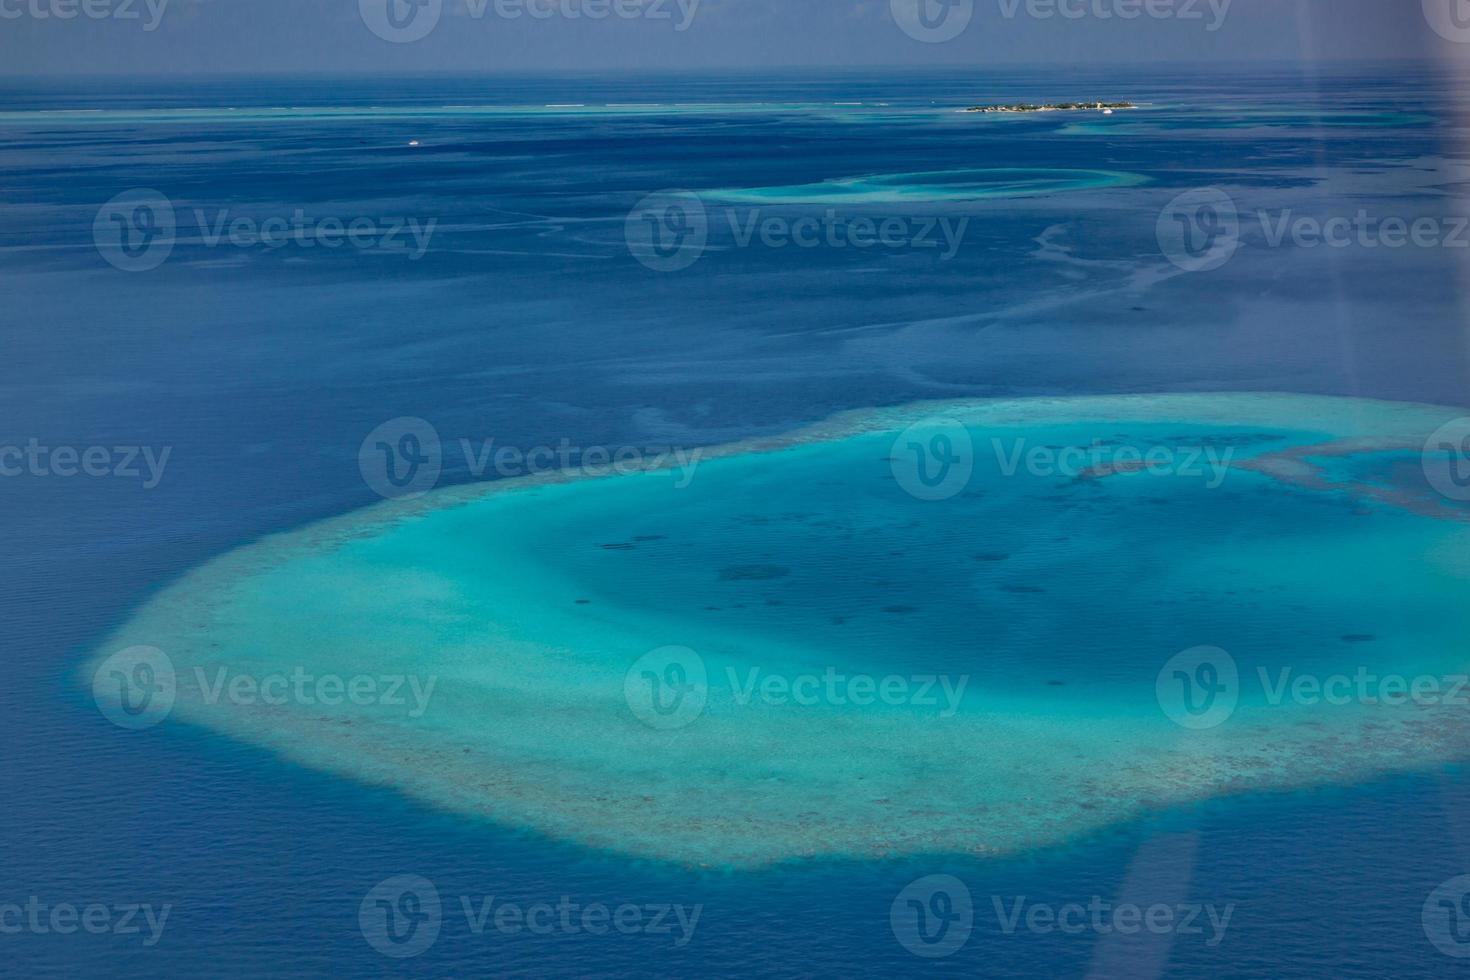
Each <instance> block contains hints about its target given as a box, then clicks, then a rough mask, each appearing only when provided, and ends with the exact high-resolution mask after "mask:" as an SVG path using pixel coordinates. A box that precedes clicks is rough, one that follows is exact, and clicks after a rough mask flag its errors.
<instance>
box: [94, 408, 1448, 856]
mask: <svg viewBox="0 0 1470 980" xmlns="http://www.w3.org/2000/svg"><path fill="white" fill-rule="evenodd" d="M1457 414H1460V413H1458V412H1456V411H1455V410H1452V409H1440V408H1434V407H1429V406H1418V405H1406V404H1398V403H1385V402H1370V401H1363V400H1356V399H1334V398H1323V397H1308V396H1289V395H1257V394H1242V395H1168V396H1130V397H1098V398H1066V399H1028V400H1018V401H1006V402H972V403H960V404H925V405H919V406H911V407H906V408H900V409H886V410H879V411H870V412H863V413H856V414H849V415H844V416H840V417H837V418H834V419H831V420H829V421H827V422H825V423H822V424H819V425H816V426H813V427H810V428H808V429H804V430H801V431H799V432H796V433H793V434H791V435H788V436H783V437H779V438H771V439H767V440H758V441H751V442H747V443H742V444H739V445H734V446H727V447H721V448H717V449H712V450H708V451H706V452H705V453H704V456H703V458H702V459H701V461H700V462H699V464H698V465H697V467H696V468H695V469H694V470H693V471H692V472H690V471H689V470H688V469H684V470H677V469H674V470H670V469H646V470H642V471H639V472H635V473H630V474H625V475H613V476H602V477H581V478H578V477H576V476H573V475H570V474H556V475H554V476H549V477H544V478H540V479H526V480H520V481H507V482H501V483H496V484H488V485H487V484H481V485H475V486H461V487H454V488H448V489H443V490H439V491H436V492H433V493H430V494H428V495H427V496H424V497H422V498H419V499H416V500H411V501H395V502H388V503H384V504H381V505H379V506H375V507H373V508H370V509H367V510H364V511H360V512H357V513H353V514H348V515H346V516H343V517H339V518H335V519H332V520H329V521H326V522H323V523H319V524H316V525H313V526H309V527H306V528H304V529H302V530H299V531H296V532H292V533H288V534H284V535H279V536H275V537H270V538H266V539H264V540H262V541H260V542H258V543H256V544H254V545H251V546H249V547H246V548H243V549H240V550H237V551H235V552H232V553H229V554H226V555H224V556H222V557H220V558H218V559H216V560H214V561H212V562H210V563H208V564H206V565H204V566H202V567H200V568H198V569H196V570H195V571H193V572H192V573H190V574H188V575H186V576H185V577H184V578H182V579H181V580H179V581H177V582H175V583H174V584H172V585H170V586H169V587H167V588H166V589H164V590H163V591H161V592H160V593H158V594H157V595H156V596H155V597H154V598H153V599H152V600H151V601H150V602H149V603H148V604H147V605H146V606H144V607H143V608H142V609H140V610H139V611H138V612H137V613H136V615H135V616H134V618H133V619H132V620H131V622H129V623H128V624H127V625H125V626H124V627H123V628H122V629H121V630H120V631H119V633H118V634H117V635H116V636H114V637H113V638H112V639H111V640H110V642H109V643H108V644H107V645H106V646H105V648H104V649H103V650H101V651H100V652H99V657H102V656H108V655H111V654H114V653H116V652H117V651H118V650H120V649H123V648H128V647H132V646H135V645H146V646H150V647H156V648H158V649H161V650H163V651H164V652H165V653H166V654H167V656H168V658H169V660H170V662H171V664H172V665H173V667H174V669H175V671H176V676H177V700H176V703H175V705H174V708H173V712H172V715H171V717H170V721H169V722H168V723H169V724H177V723H179V722H184V723H189V724H193V725H199V726H204V727H206V728H209V729H212V730H217V731H220V732H224V733H227V734H229V735H230V736H233V737H235V738H238V739H241V740H244V741H247V742H250V743H253V744H258V745H261V746H265V747H268V748H270V749H272V750H274V751H276V752H278V753H280V754H281V755H282V756H285V757H287V758H289V759H291V760H294V761H297V762H300V763H304V764H306V765H309V766H312V767H316V768H319V769H322V770H325V771H329V772H333V773H337V774H340V775H343V776H347V777H351V778H355V779H358V780H363V781H367V782H371V783H374V784H383V785H387V786H391V787H395V788H397V789H399V790H401V791H403V792H405V793H408V794H411V795H413V796H415V797H418V798H420V799H423V800H427V801H429V802H431V803H433V804H434V805H437V806H439V807H442V808H445V809H447V810H450V811H454V812H460V813H465V814H470V815H474V816H477V817H483V818H486V819H489V820H492V821H496V822H498V823H502V824H505V825H510V826H515V827H519V828H524V829H527V830H530V831H534V832H539V833H541V834H545V835H548V836H551V837H554V838H558V839H563V840H568V841H572V842H576V843H579V844H582V845H585V846H587V847H590V848H595V849H602V850H607V851H613V852H618V853H622V854H627V855H633V856H639V857H646V858H653V859H661V860H669V861H676V862H684V863H691V864H710V865H718V866H736V867H741V866H745V867H748V866H757V865H764V864H770V863H775V862H781V861H785V860H791V859H799V858H811V857H823V856H832V857H859V858H865V857H875V856H888V855H912V854H920V853H929V852H944V853H965V854H977V855H987V854H1005V853H1016V852H1019V851H1023V850H1026V849H1029V848H1036V847H1041V846H1046V845H1049V844H1055V843H1058V842H1061V841H1065V840H1069V839H1075V838H1078V837H1080V836H1082V835H1084V834H1087V833H1089V832H1091V831H1094V830H1096V829H1098V828H1100V827H1102V826H1105V825H1108V824H1112V823H1116V822H1119V821H1123V820H1127V819H1129V818H1132V817H1135V816H1137V815H1139V814H1141V813H1143V812H1147V811H1149V810H1152V809H1156V808H1159V807H1166V806H1169V805H1174V804H1179V803H1184V802H1188V801H1192V800H1198V799H1202V798H1206V797H1210V796H1216V795H1221V794H1227V793H1238V792H1246V791H1256V790H1272V789H1285V788H1291V787H1299V786H1310V785H1320V784H1327V783H1347V782H1354V781H1359V780H1364V779H1367V778H1370V777H1372V776H1375V775H1380V774H1383V773H1387V772H1393V771H1406V770H1417V769H1426V768H1431V767H1435V766H1439V765H1442V764H1444V763H1446V762H1449V761H1452V760H1454V759H1457V758H1460V757H1462V756H1463V755H1464V752H1465V749H1466V743H1467V738H1466V735H1465V730H1464V726H1463V724H1461V723H1460V721H1459V719H1458V715H1457V712H1463V711H1464V708H1463V707H1459V708H1452V707H1448V706H1443V705H1424V704H1415V705H1387V704H1371V703H1361V702H1358V701H1354V702H1353V703H1351V704H1329V703H1307V702H1306V701H1298V700H1294V699H1291V698H1288V699H1286V700H1285V701H1281V702H1280V703H1272V699H1271V697H1270V692H1269V690H1268V686H1267V685H1264V684H1263V683H1262V682H1261V680H1260V678H1261V677H1262V676H1263V675H1262V671H1264V672H1265V674H1264V676H1266V677H1269V678H1270V679H1271V681H1272V684H1275V683H1276V682H1277V681H1278V679H1279V678H1280V677H1281V676H1282V674H1281V671H1283V670H1287V671H1289V672H1290V673H1289V674H1288V675H1287V676H1288V677H1297V676H1301V675H1304V674H1305V675H1311V676H1315V677H1326V676H1330V675H1334V674H1338V673H1343V674H1351V673H1353V672H1354V671H1355V670H1357V668H1359V667H1363V668H1366V669H1368V670H1370V671H1373V672H1376V673H1378V674H1386V673H1396V674H1401V675H1404V676H1407V677H1413V676H1419V675H1433V676H1437V677H1452V676H1453V675H1455V674H1460V673H1464V672H1465V671H1466V670H1467V668H1470V647H1467V644H1466V642H1465V639H1464V637H1465V635H1466V634H1465V629H1464V619H1465V612H1466V610H1467V608H1470V604H1467V602H1466V599H1467V597H1470V547H1467V545H1470V512H1467V511H1466V510H1464V509H1456V508H1455V507H1454V506H1453V505H1452V504H1451V503H1450V502H1447V501H1444V500H1442V499H1440V498H1437V497H1436V496H1435V495H1434V494H1433V492H1432V491H1431V490H1429V489H1428V487H1427V486H1426V485H1423V480H1422V476H1421V477H1420V479H1419V480H1418V482H1417V483H1416V481H1414V480H1413V479H1410V478H1409V477H1410V475H1412V473H1415V472H1419V469H1418V467H1417V466H1416V467H1404V466H1402V465H1396V464H1395V461H1398V462H1399V463H1402V462H1403V460H1405V459H1417V457H1416V456H1415V455H1414V454H1416V453H1419V452H1421V451H1422V447H1423V445H1424V441H1425V438H1426V436H1428V434H1429V433H1431V432H1433V431H1434V430H1435V429H1436V428H1437V427H1438V426H1440V425H1441V424H1443V423H1444V422H1446V421H1447V420H1449V419H1451V418H1453V417H1455V416H1456V415H1457ZM959 429H963V433H964V434H963V435H960V434H959V432H958V430H959ZM936 436H943V437H944V440H945V441H944V442H943V443H942V445H943V446H944V447H945V452H950V451H954V452H958V453H959V455H958V456H955V457H954V459H961V458H963V459H965V460H967V461H968V463H967V465H969V466H971V467H972V472H971V473H970V475H969V476H968V478H967V479H963V480H961V481H960V483H959V484H958V489H954V487H951V491H947V492H946V493H945V494H943V495H936V494H934V493H929V492H926V491H924V490H920V491H919V492H918V493H917V494H916V493H911V492H909V490H911V489H913V488H914V487H915V486H916V484H914V483H913V481H912V479H911V476H910V474H909V471H908V470H907V469H906V467H908V466H909V460H908V459H907V458H906V457H907V454H908V452H909V451H910V450H911V449H912V448H913V447H915V446H920V447H924V446H931V445H940V444H939V443H935V442H934V441H933V440H934V438H935V437H936ZM965 441H968V443H969V449H968V450H967V451H961V450H962V449H963V447H960V449H956V448H955V447H956V445H957V444H959V443H964V442H965ZM1125 446H1128V447H1136V448H1139V449H1140V450H1143V449H1152V450H1156V451H1158V452H1160V453H1162V454H1163V455H1161V456H1160V457H1159V458H1160V459H1163V458H1166V457H1167V458H1169V459H1171V460H1173V461H1174V463H1175V464H1177V465H1174V466H1172V468H1160V469H1158V470H1155V471H1151V472H1141V473H1135V472H1127V471H1119V472H1113V473H1111V475H1109V473H1108V472H1107V471H1106V470H1094V471H1088V472H1085V473H1082V474H1078V473H1075V472H1050V471H1045V470H1043V469H1041V468H1038V467H1035V466H1028V465H1025V464H1022V465H1020V466H1019V467H1018V468H1016V469H1014V471H1013V472H1012V471H1010V470H1011V464H1012V463H1014V462H1015V461H1016V460H1017V459H1022V458H1024V457H1021V456H1018V455H1017V452H1018V450H1020V451H1021V452H1030V451H1031V450H1035V449H1038V448H1039V449H1041V450H1044V451H1045V452H1044V453H1043V454H1042V455H1043V457H1045V456H1046V454H1049V453H1056V452H1058V451H1060V450H1063V449H1066V448H1067V447H1089V448H1094V447H1103V448H1104V450H1109V449H1116V448H1117V447H1125ZM1196 454H1197V455H1196ZM1191 456H1193V457H1194V458H1195V460H1196V465H1194V466H1190V465H1187V464H1188V463H1189V462H1190V459H1191ZM1227 458H1228V460H1229V464H1228V465H1227V466H1226V467H1224V469H1223V470H1211V469H1209V468H1208V466H1207V465H1206V463H1205V462H1204V461H1205V460H1208V459H1215V460H1222V459H1227ZM1356 474H1361V475H1362V476H1363V477H1364V479H1363V480H1361V481H1358V480H1356V479H1355V478H1354V477H1355V475H1356ZM1370 477H1371V478H1370ZM917 485H918V486H927V485H928V484H922V483H921V484H917ZM906 487H907V488H908V489H906ZM937 496H939V497H942V499H924V498H926V497H928V498H933V497H937ZM1201 647H1204V648H1209V649H1210V650H1213V651H1221V652H1214V653H1210V654H1208V656H1209V657H1211V658H1213V667H1215V668H1220V667H1222V666H1223V663H1224V659H1223V658H1224V657H1225V656H1226V655H1228V658H1229V663H1230V664H1232V665H1233V666H1234V667H1235V669H1236V670H1237V671H1238V678H1239V680H1238V683H1236V684H1235V685H1234V688H1235V689H1234V690H1233V691H1229V692H1222V696H1224V695H1228V697H1229V698H1230V699H1231V701H1232V702H1235V701H1238V705H1237V706H1236V707H1235V709H1234V711H1233V713H1230V714H1229V715H1228V717H1224V718H1223V719H1221V718H1218V717H1217V718H1216V719H1214V720H1215V721H1217V722H1218V723H1217V724H1212V727H1207V728H1197V727H1186V726H1184V725H1181V724H1178V723H1176V722H1175V721H1174V720H1172V718H1171V716H1170V714H1169V713H1168V703H1169V699H1170V697H1171V695H1170V694H1169V693H1168V691H1169V686H1170V685H1171V684H1172V683H1173V681H1174V679H1175V674H1174V669H1175V668H1178V667H1179V666H1180V665H1181V664H1182V665H1183V668H1184V674H1185V675H1186V676H1187V677H1189V678H1191V679H1194V678H1197V677H1200V676H1201V675H1199V674H1198V673H1197V669H1196V668H1197V666H1198V661H1197V660H1190V659H1189V657H1190V656H1192V655H1186V658H1185V659H1184V660H1183V661H1181V660H1178V659H1176V658H1177V656H1178V655H1179V654H1181V652H1182V651H1188V650H1193V649H1195V648H1201ZM653 651H662V652H658V653H652V652H653ZM222 668H223V670H224V671H225V672H226V674H227V675H229V676H234V675H248V676H254V677H260V676H264V675H269V674H272V673H277V672H279V673H285V674H289V673H291V672H292V671H295V670H298V669H300V670H304V671H305V672H307V673H308V674H311V675H318V676H320V675H339V676H342V677H353V676H356V675H364V674H366V675H383V676H390V675H411V676H413V677H415V678H417V679H419V681H420V682H421V683H422V682H423V681H425V680H427V679H429V678H432V679H433V683H434V687H433V692H432V697H431V698H430V700H429V702H428V703H427V706H426V710H424V711H423V712H422V713H416V712H410V711H407V710H405V709H404V708H403V707H401V706H394V705H387V704H373V705H364V706H353V705H341V706H335V707H325V706H322V705H320V704H307V703H284V704H258V703H250V704H245V703H226V701H228V700H229V699H213V700H212V699H211V697H210V692H209V684H210V683H213V681H214V679H216V678H217V677H219V676H221V675H220V674H219V671H220V670H221V669H222ZM90 673H91V671H90V669H89V670H88V678H87V679H88V681H89V682H90V679H91V678H90ZM834 675H835V676H838V677H843V678H851V677H858V676H863V677H871V678H874V679H875V681H877V682H882V681H883V679H885V678H890V677H896V678H900V679H903V680H904V681H905V682H908V683H909V684H910V685H911V686H910V687H909V690H910V691H912V692H914V693H915V694H917V693H918V688H919V687H920V686H922V684H923V683H924V681H925V679H926V678H944V679H945V680H946V681H947V682H948V683H949V684H950V688H949V690H951V691H956V692H958V693H960V694H961V695H962V696H959V697H957V698H955V699H953V700H951V699H949V698H948V697H947V696H946V694H945V688H943V687H942V686H940V685H938V684H935V685H934V686H933V687H932V688H931V691H930V694H931V696H930V697H929V698H924V697H920V696H915V697H913V698H907V699H904V698H891V699H888V700H887V702H886V703H858V702H859V701H861V700H862V699H860V698H858V697H832V696H819V697H817V698H815V699H809V700H807V701H806V702H805V703H794V702H793V701H792V700H791V699H789V698H785V699H783V698H780V697H775V696H772V697H761V696H758V695H757V696H755V697H750V696H748V691H747V690H746V689H747V688H748V687H750V686H751V685H752V683H753V682H760V681H764V680H765V679H767V678H770V677H772V676H775V677H778V678H782V679H785V681H787V682H790V681H791V680H793V679H797V678H802V677H831V676H834ZM1212 676H1225V675H1221V674H1216V675H1212ZM201 680H204V681H206V683H201ZM665 682H669V683H672V684H675V685H680V684H682V685H683V687H682V688H675V689H677V690H681V691H682V692H683V693H684V694H685V695H687V696H689V698H690V699H691V700H690V701H689V702H687V704H689V705H692V708H688V709H685V708H682V707H681V709H680V712H676V714H675V715H672V716H667V717H665V716H660V715H658V714H657V713H656V712H652V713H651V712H650V711H649V710H648V709H649V707H650V702H649V701H648V700H647V699H648V698H651V697H653V696H654V694H655V693H657V692H656V691H655V688H654V686H653V685H655V684H661V683H665ZM645 684H646V685H649V686H647V687H645V686H644V685H645ZM666 690H674V689H666ZM841 690H843V691H845V692H847V693H848V694H852V693H853V692H855V691H856V690H857V689H856V688H851V687H849V688H842V689H841ZM640 692H642V693H640ZM640 698H641V699H643V700H640ZM878 700H879V701H882V700H883V699H878ZM663 703H664V704H666V705H667V704H670V703H672V702H663Z"/></svg>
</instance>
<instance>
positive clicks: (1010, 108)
mask: <svg viewBox="0 0 1470 980" xmlns="http://www.w3.org/2000/svg"><path fill="white" fill-rule="evenodd" d="M1137 108H1138V106H1137V105H1135V104H1133V103H1132V102H1052V103H1048V104H1046V105H1033V104H1031V103H1029V102H1018V103H1016V104H1014V105H976V106H971V107H970V108H968V109H965V110H963V111H964V112H1081V111H1085V110H1089V109H1090V110H1094V111H1097V110H1101V111H1103V112H1112V111H1113V110H1114V109H1137Z"/></svg>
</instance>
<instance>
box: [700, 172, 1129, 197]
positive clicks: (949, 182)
mask: <svg viewBox="0 0 1470 980" xmlns="http://www.w3.org/2000/svg"><path fill="white" fill-rule="evenodd" d="M1146 182H1147V178H1145V177H1142V176H1140V175H1138V174H1129V173H1122V172H1118V171H1111V170H1069V169H1045V170H1038V169H1024V168H1015V167H992V168H986V169H972V170H946V171H936V172H933V173H903V174H875V175H872V176H867V177H852V178H847V179H842V180H829V181H823V182H821V183H816V184H793V185H789V186H781V187H755V188H739V189H728V190H720V191H714V192H712V196H715V197H718V198H721V199H723V200H727V201H742V202H747V203H756V204H837V203H842V204H878V203H899V202H904V201H909V202H916V201H967V200H983V199H986V198H1001V197H1017V196H1021V195H1027V194H1054V193H1058V192H1061V191H1080V190H1096V189H1099V188H1106V187H1133V186H1136V185H1138V184H1143V183H1146Z"/></svg>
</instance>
